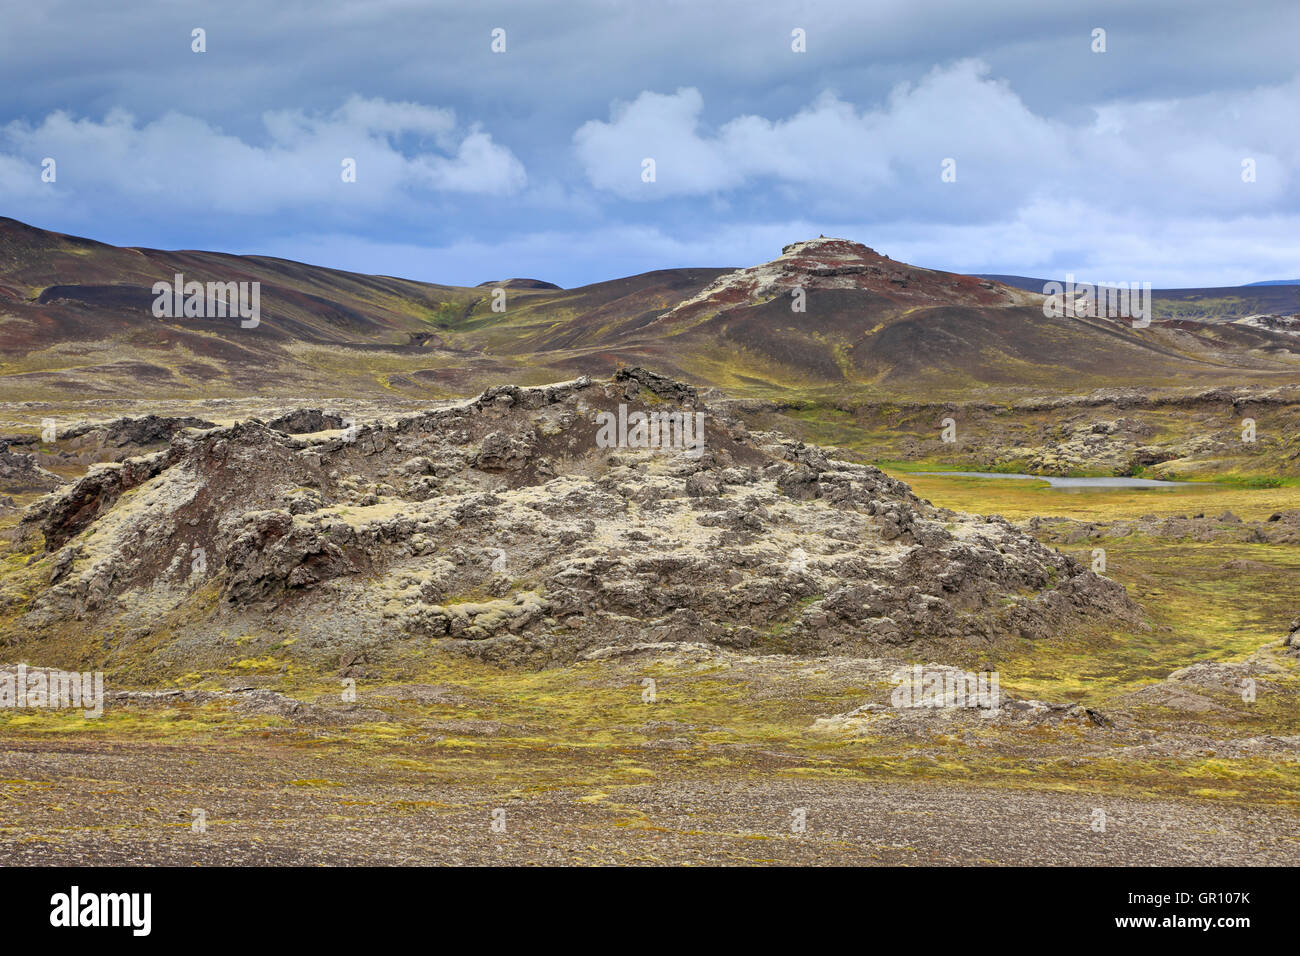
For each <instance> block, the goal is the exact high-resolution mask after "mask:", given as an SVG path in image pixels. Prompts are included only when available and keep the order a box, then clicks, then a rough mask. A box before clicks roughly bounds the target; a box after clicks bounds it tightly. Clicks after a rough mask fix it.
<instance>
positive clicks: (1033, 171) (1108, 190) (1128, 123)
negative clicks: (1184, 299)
mask: <svg viewBox="0 0 1300 956" xmlns="http://www.w3.org/2000/svg"><path fill="white" fill-rule="evenodd" d="M704 107H705V102H704V98H703V96H702V95H701V93H700V92H699V91H698V90H697V89H694V88H684V89H679V90H678V91H676V92H675V93H673V94H660V93H654V92H643V93H641V94H640V95H639V96H638V97H637V98H636V99H635V100H633V101H632V102H630V103H616V104H615V105H614V107H613V109H612V110H611V113H610V119H609V120H608V121H602V120H592V121H589V122H587V123H584V124H583V125H582V126H581V127H579V128H578V130H577V131H576V132H575V134H574V137H573V141H574V148H575V151H576V153H577V156H578V159H579V162H580V164H581V165H582V168H583V170H584V172H585V174H586V177H587V179H588V182H589V183H590V184H591V185H592V186H593V187H595V188H596V189H599V190H602V191H604V192H607V193H613V194H615V195H616V196H618V197H620V198H623V199H630V200H645V201H651V200H664V199H673V198H680V197H692V196H707V195H717V194H723V193H727V192H735V191H740V190H750V191H761V190H762V189H764V188H765V187H776V188H780V189H783V190H785V193H784V195H786V196H789V197H791V198H792V199H793V200H794V202H795V203H796V204H798V203H802V204H803V205H804V207H805V208H807V209H810V210H821V209H834V208H836V206H837V205H839V204H841V203H843V202H845V201H846V200H847V201H864V200H865V201H869V202H870V203H871V204H872V208H873V210H874V211H875V213H876V215H877V216H878V217H888V216H905V217H909V218H910V217H916V216H921V217H923V218H929V219H932V220H934V221H936V222H960V221H966V220H970V219H972V218H985V219H987V218H996V217H1008V216H1011V215H1013V214H1014V213H1015V211H1016V210H1018V209H1022V208H1026V207H1028V206H1029V205H1031V204H1033V203H1035V202H1038V201H1040V200H1043V199H1046V198H1050V197H1058V198H1060V197H1074V198H1078V199H1081V200H1085V201H1093V202H1096V203H1098V204H1099V205H1102V206H1104V205H1106V204H1116V203H1121V204H1128V205H1130V206H1133V207H1139V208H1146V209H1148V210H1149V211H1150V212H1152V213H1153V214H1155V213H1159V214H1162V215H1169V214H1182V213H1186V212H1188V211H1197V210H1199V211H1212V210H1217V211H1221V212H1230V213H1241V212H1248V211H1254V212H1263V211H1265V210H1268V209H1270V208H1273V207H1275V206H1276V205H1277V204H1279V203H1286V204H1288V205H1289V206H1290V207H1291V208H1295V207H1296V205H1297V200H1298V199H1300V196H1298V195H1297V191H1296V187H1295V183H1294V180H1293V177H1292V175H1291V173H1290V169H1291V168H1293V167H1294V166H1295V164H1296V163H1297V161H1298V160H1300V132H1297V129H1296V128H1295V125H1294V124H1287V123H1280V122H1279V118H1280V117H1282V116H1290V115H1296V114H1297V113H1300V77H1297V78H1293V79H1291V80H1290V81H1289V82H1286V83H1282V84H1278V85H1274V86H1271V87H1266V88H1262V89H1254V90H1249V91H1243V92H1240V93H1235V94H1216V95H1203V96H1195V97H1188V98H1184V99H1166V100H1156V101H1142V102H1112V103H1107V104H1104V105H1102V106H1099V107H1097V108H1095V109H1094V110H1093V111H1091V112H1092V115H1093V117H1094V119H1093V120H1092V122H1090V123H1085V124H1077V123H1068V122H1066V121H1064V120H1059V119H1055V118H1052V117H1047V116H1040V115H1038V114H1036V113H1034V112H1033V111H1032V110H1030V109H1029V107H1028V106H1027V105H1026V104H1025V103H1024V101H1023V100H1022V99H1021V98H1020V96H1019V95H1017V93H1016V92H1015V91H1014V90H1013V89H1012V88H1011V87H1010V85H1009V84H1008V83H1006V82H1004V81H1001V80H998V79H996V78H994V77H993V76H991V70H990V67H989V66H988V64H986V63H983V62H982V61H980V60H976V59H967V60H962V61H959V62H957V63H954V64H951V65H948V66H945V67H942V68H936V69H933V70H931V71H930V72H929V73H928V74H927V75H925V76H924V77H923V78H922V79H921V80H920V81H918V82H916V83H905V84H900V85H897V86H896V87H895V88H894V89H893V90H892V91H891V93H890V94H889V95H888V97H887V98H886V99H885V101H884V102H883V103H882V104H880V105H879V106H877V107H874V108H867V109H859V108H858V107H857V106H855V105H854V104H852V103H849V102H847V101H845V100H844V99H842V98H840V97H839V96H837V95H836V94H834V93H831V92H826V93H823V94H822V95H820V96H819V97H817V98H816V99H815V100H814V101H813V102H812V103H810V104H809V105H808V106H806V107H804V108H802V109H800V110H798V111H797V112H795V113H794V114H793V115H791V116H788V117H785V118H780V119H768V118H765V117H762V116H756V115H741V116H737V117H735V118H733V119H731V120H729V121H727V122H724V123H722V124H721V125H720V126H718V127H717V128H716V129H713V130H710V129H708V128H707V127H706V125H705V124H704V122H703V119H702V116H703V113H704ZM645 157H651V158H654V159H655V161H656V180H655V181H654V182H652V183H646V182H642V180H641V176H640V171H641V161H642V159H643V158H645ZM947 159H952V160H953V161H954V163H955V166H954V168H955V172H956V180H955V181H954V182H945V181H944V180H943V178H942V177H941V170H942V168H943V163H944V161H945V160H947ZM1246 159H1251V160H1253V161H1254V163H1255V168H1256V180H1255V182H1253V183H1249V184H1247V183H1243V181H1242V178H1241V172H1242V162H1243V160H1246Z"/></svg>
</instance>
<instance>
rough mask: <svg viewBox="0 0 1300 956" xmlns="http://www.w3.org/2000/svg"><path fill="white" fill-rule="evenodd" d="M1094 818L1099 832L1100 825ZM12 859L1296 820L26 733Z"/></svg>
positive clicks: (1262, 834) (522, 855) (1064, 848)
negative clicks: (434, 771) (442, 772)
mask: <svg viewBox="0 0 1300 956" xmlns="http://www.w3.org/2000/svg"><path fill="white" fill-rule="evenodd" d="M195 808H202V809H203V810H204V811H205V814H206V823H207V828H206V831H205V832H197V831H196V830H195V829H194V828H193V827H192V819H193V815H192V810H193V809H195ZM498 809H501V810H504V817H502V816H501V814H499V813H498V815H497V820H498V825H497V829H494V827H493V811H494V810H498ZM800 811H802V814H800ZM1098 811H1103V812H1104V813H1105V817H1106V820H1105V831H1104V832H1098V831H1097V830H1095V829H1094V825H1095V823H1096V822H1097V821H1098V819H1099V817H1098ZM502 819H503V820H504V832H501V826H500V821H501V820H502ZM798 819H802V820H803V821H804V829H803V832H795V829H796V822H797V820H798ZM0 861H3V862H4V863H6V864H9V865H24V866H29V865H46V864H97V865H121V864H126V865H144V864H196V865H215V864H236V865H267V864H277V865H286V864H287V865H294V864H297V865H340V864H357V863H370V864H408V865H423V864H494V863H498V864H587V863H636V864H742V865H747V864H765V863H781V864H829V865H864V864H865V865H871V864H881V865H886V864H894V865H896V864H905V865H907V864H910V865H932V866H933V865H990V864H993V865H1015V864H1039V865H1065V864H1085V865H1087V864H1120V865H1167V864H1194V865H1227V864H1236V865H1295V864H1297V863H1300V816H1298V815H1297V814H1296V813H1294V812H1289V811H1279V810H1277V809H1276V808H1270V809H1267V810H1265V809H1262V808H1253V807H1248V806H1240V805H1232V804H1225V803H1217V802H1213V801H1193V800H1162V799H1134V798H1124V799H1113V798H1103V797H1098V796H1096V795H1088V794H1083V795H1081V794H1075V793H1055V792H1043V791H1033V790H1014V789H1008V788H990V787H967V786H951V785H932V784H922V783H917V784H900V783H887V784H875V783H871V782H864V781H862V780H860V779H853V780H840V779H798V778H792V777H790V776H788V775H787V776H770V777H767V778H766V779H762V778H760V779H755V778H754V776H753V775H747V776H739V775H736V774H734V773H733V772H731V771H728V770H726V769H722V770H719V771H718V772H717V773H716V774H710V775H709V776H707V777H703V776H700V775H698V774H697V775H694V776H690V777H682V776H680V775H677V774H675V773H674V772H673V770H672V768H671V766H670V765H667V764H665V767H664V768H656V777H655V782H653V783H646V784H641V785H634V786H619V787H609V786H606V787H604V788H603V789H602V788H597V787H594V786H592V787H570V788H559V789H539V790H537V791H535V792H534V791H529V790H528V789H527V788H525V789H524V790H523V791H520V790H518V789H515V790H513V791H511V790H507V789H506V788H504V787H502V788H499V789H497V788H492V787H483V788H469V787H465V786H457V785H452V784H447V783H445V782H424V781H421V780H419V779H415V780H413V779H411V775H410V774H406V775H401V774H395V773H391V772H389V771H386V770H382V769H376V768H375V767H369V768H367V767H365V766H358V765H357V761H356V760H355V757H354V756H346V755H343V754H340V753H337V752H334V753H328V752H327V753H321V752H311V753H308V752H302V751H301V750H297V749H295V748H293V747H286V746H282V745H281V744H280V743H278V742H275V741H269V742H267V741H262V742H251V743H245V742H242V741H241V742H239V743H238V744H231V745H230V746H228V747H226V746H224V745H216V746H213V745H207V746H204V747H202V748H195V747H192V746H178V745H172V744H167V743H154V742H149V743H143V744H134V743H133V744H116V743H107V744H98V743H96V744H93V745H87V744H85V743H84V742H81V743H78V744H77V745H69V744H67V743H64V742H43V741H36V742H33V741H30V740H23V741H3V742H0Z"/></svg>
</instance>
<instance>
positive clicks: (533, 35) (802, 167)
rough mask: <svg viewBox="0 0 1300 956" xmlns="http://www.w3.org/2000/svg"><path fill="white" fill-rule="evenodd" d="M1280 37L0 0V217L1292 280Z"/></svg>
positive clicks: (407, 244)
mask: <svg viewBox="0 0 1300 956" xmlns="http://www.w3.org/2000/svg"><path fill="white" fill-rule="evenodd" d="M196 30H201V31H203V32H202V34H200V38H201V41H202V42H201V43H200V41H199V39H196V37H195V31H196ZM1098 31H1102V32H1100V33H1099V32H1098ZM1297 40H1300V4H1297V3H1295V2H1294V0H1278V2H1267V0H1262V2H1255V3H1251V2H1245V3H1234V4H1228V3H1222V2H1220V3H1209V2H1202V0H1150V2H1143V3H1135V2H1133V0H1121V2H1100V3H1051V2H1044V0H981V2H979V3H973V2H971V0H899V2H895V0H791V2H781V0H744V2H733V0H707V2H706V0H691V2H677V0H528V2H516V3H510V2H494V0H474V2H472V3H466V2H464V0H459V2H454V3H442V2H415V0H369V2H366V0H352V2H336V0H310V2H302V0H277V2H274V3H268V2H266V0H222V2H219V3H216V2H199V0H142V2H135V3H132V4H119V3H106V2H103V0H47V2H43V3H39V4H22V5H21V6H20V5H19V4H18V3H17V0H3V6H0V214H3V215H7V216H11V217H13V218H16V219H20V220H22V221H24V222H29V223H31V224H33V225H36V226H39V227H42V228H46V229H54V230H57V231H60V232H67V233H72V234H75V235H82V236H88V237H91V238H94V239H99V240H101V241H104V242H110V243H113V244H117V245H134V246H147V247H154V248H191V249H213V250H218V251H224V252H234V253H246V254H261V255H273V256H281V257H284V258H289V259H296V260H300V261H305V262H311V263H315V264H319V265H326V266H332V267H335V268H343V269H350V270H354V271H358V272H367V273H381V274H385V275H396V276H402V277H406V278H412V279H419V280H424V281H430V282H442V283H448V284H456V285H475V284H477V283H480V282H485V281H489V280H494V279H502V278H510V277H528V278H538V279H545V280H548V281H551V282H556V283H558V284H560V285H563V286H566V287H569V286H575V285H581V284H584V283H589V282H598V281H603V280H606V279H612V278H617V277H620V276H625V275H631V274H635V273H640V272H645V271H649V270H652V269H664V268H676V267H683V266H697V267H727V266H730V267H738V266H747V265H753V264H756V263H759V262H763V261H766V260H769V259H772V258H774V257H776V256H777V255H779V254H780V250H781V247H782V246H783V245H785V244H787V243H790V242H794V241H798V240H801V239H806V238H809V237H812V236H816V235H818V234H825V235H828V236H840V237H846V238H850V239H854V240H857V241H859V242H863V243H865V244H867V245H868V246H871V247H872V248H874V249H876V250H877V251H878V252H881V253H884V254H886V255H889V256H891V257H893V258H895V259H901V260H904V261H907V262H911V263H913V264H915V265H921V266H927V267H930V268H938V269H948V270H953V271H960V272H981V273H1009V274H1018V275H1029V276H1052V277H1055V276H1064V275H1066V274H1067V273H1069V274H1073V275H1075V276H1076V278H1078V279H1079V280H1080V281H1091V282H1111V281H1114V282H1120V281H1124V282H1128V281H1132V282H1147V281H1149V282H1151V283H1152V284H1153V285H1154V286H1155V287H1157V288H1162V287H1163V288H1168V287H1188V286H1215V285H1237V284H1242V283H1248V282H1254V281H1260V280H1268V279H1290V278H1300V179H1298V174H1297V169H1298V167H1300V56H1298V55H1297V49H1298V48H1297ZM197 46H202V47H203V50H202V51H201V52H199V51H196V49H195V48H196V47H197ZM800 47H802V49H800ZM47 160H53V164H52V165H51V164H49V163H48V162H47ZM349 160H350V161H351V162H352V164H353V166H352V167H348V168H345V164H346V163H347V161H349ZM647 160H652V161H653V167H652V168H650V164H648V163H647V162H646V161H647ZM351 168H354V169H355V176H354V177H352V179H353V180H354V181H346V180H347V179H348V178H349V176H348V172H349V169H351ZM51 173H52V179H53V181H48V180H49V179H50V178H51Z"/></svg>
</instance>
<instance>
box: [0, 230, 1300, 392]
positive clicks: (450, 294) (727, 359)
mask: <svg viewBox="0 0 1300 956" xmlns="http://www.w3.org/2000/svg"><path fill="white" fill-rule="evenodd" d="M503 265H505V268H503V270H502V271H503V272H504V273H505V274H507V275H508V274H509V272H508V271H506V270H507V269H508V264H503ZM178 274H180V275H182V276H184V278H185V280H186V281H187V282H188V281H197V282H201V283H211V282H222V283H224V282H250V283H251V282H257V283H260V293H261V294H260V306H261V315H260V321H259V322H258V323H257V325H256V327H255V328H242V327H241V326H240V323H239V321H238V320H237V319H214V318H197V317H192V318H183V317H182V318H166V317H164V318H159V317H155V315H154V313H153V303H154V300H155V295H154V293H153V291H152V290H153V287H154V284H155V283H157V282H172V281H173V278H174V276H176V275H178ZM1004 278H1006V279H1007V281H999V280H998V279H993V278H984V277H979V276H967V275H959V274H955V273H947V272H940V271H935V270H930V269H924V268H920V267H916V266H912V265H908V264H906V263H902V262H897V261H895V260H892V259H890V258H889V257H888V256H885V255H882V254H880V253H877V252H876V251H874V250H872V249H870V248H868V247H867V246H864V245H861V244H859V243H856V242H851V241H849V240H844V239H827V238H825V237H820V238H818V239H813V240H809V241H806V242H798V243H793V244H791V245H789V246H787V247H786V248H785V249H784V250H783V251H782V254H781V255H780V256H778V257H777V258H776V259H774V260H772V261H771V262H768V263H764V264H761V265H758V266H753V267H749V268H743V269H718V268H691V269H671V270H661V271H656V272H649V273H644V274H642V275H637V276H629V277H626V278H621V279H614V280H611V281H607V282H600V283H595V284H592V285H587V286H583V287H580V288H576V289H561V288H558V287H555V286H553V285H552V284H551V283H548V282H545V281H542V280H538V279H509V280H502V281H501V282H499V283H489V284H487V285H484V286H478V287H465V286H456V285H439V284H431V283H424V282H415V281H411V280H406V279H399V278H393V277H388V276H368V275H360V274H356V273H350V272H344V271H340V270H336V269H329V268H324V267H319V266H311V265H305V264H302V263H297V262H292V261H289V260H284V259H275V258H269V257H264V256H237V255H229V254H223V253H213V252H199V251H163V250H157V249H145V248H122V247H116V246H111V245H106V244H104V243H99V242H95V241H93V240H90V239H83V238H78V237H74V236H68V235H63V234H60V233H54V232H48V231H45V230H41V229H38V228H35V227H33V226H29V225H26V224H24V223H20V222H17V221H15V220H13V219H0V400H7V401H24V400H42V401H55V400H63V399H69V398H72V397H76V398H77V399H78V400H81V399H86V398H92V399H93V398H94V397H96V396H104V397H105V398H108V397H110V396H120V395H124V394H125V395H131V396H135V397H149V396H154V397H169V398H179V397H188V398H211V397H234V396H246V395H257V394H272V393H275V394H279V395H288V394H297V395H314V396H330V397H339V396H366V397H371V398H374V397H380V396H384V395H399V396H402V397H405V398H421V397H443V396H450V395H457V394H468V393H471V392H474V391H476V390H478V389H481V388H482V387H485V386H486V385H490V384H493V383H495V382H500V381H503V380H510V381H514V382H519V383H523V384H530V383H539V382H544V381H553V380H555V379H556V378H557V377H560V378H562V377H566V376H571V375H574V374H578V373H587V374H593V375H606V374H609V373H610V371H611V370H613V369H614V368H616V367H617V366H618V365H620V364H628V365H632V364H635V365H644V366H647V367H650V368H654V369H657V370H659V371H661V372H663V373H665V374H669V375H672V376H675V377H678V378H682V379H686V380H690V381H694V382H696V383H699V384H703V385H715V386H720V387H723V388H726V389H727V390H729V391H732V392H735V393H737V394H741V395H753V396H767V397H772V396H780V395H790V394H791V393H795V394H808V395H813V396H818V397H822V398H827V397H834V396H839V395H866V394H884V395H912V396H926V397H933V396H935V395H936V394H946V395H953V396H967V397H968V396H970V395H972V394H981V393H984V392H994V393H1002V392H1008V391H1009V392H1013V393H1015V392H1026V391H1028V392H1043V391H1048V392H1053V391H1055V392H1059V391H1065V390H1069V391H1080V390H1087V389H1093V388H1098V387H1104V386H1110V385H1133V386H1161V385H1187V384H1207V383H1208V384H1218V383H1220V382H1222V381H1223V380H1225V379H1230V380H1231V381H1233V382H1239V381H1240V382H1265V383H1268V382H1278V381H1291V380H1294V378H1295V376H1296V374H1297V372H1298V371H1300V337H1297V336H1296V335H1294V334H1290V333H1289V332H1288V331H1287V329H1285V328H1279V327H1276V323H1271V324H1270V323H1260V322H1256V323H1247V324H1242V323H1230V322H1207V321H1204V320H1205V318H1206V313H1207V311H1212V310H1213V309H1214V308H1216V307H1217V308H1219V310H1220V314H1217V315H1216V316H1214V317H1216V318H1219V319H1234V318H1241V317H1245V316H1247V315H1253V314H1255V312H1252V311H1250V309H1252V308H1254V305H1255V304H1256V303H1258V304H1260V306H1261V307H1260V308H1259V309H1258V311H1259V312H1264V313H1270V312H1274V313H1276V312H1281V313H1285V312H1286V311H1287V310H1288V309H1289V310H1290V311H1296V306H1295V297H1296V296H1297V295H1300V290H1297V289H1296V288H1293V287H1286V286H1276V287H1256V288H1254V289H1230V290H1228V289H1219V290H1176V291H1177V292H1179V293H1186V295H1183V296H1182V297H1181V298H1179V297H1178V296H1171V294H1170V293H1164V294H1163V295H1165V296H1166V298H1164V299H1158V300H1157V303H1156V309H1155V313H1156V317H1157V319H1156V321H1155V322H1153V323H1152V325H1151V326H1150V327H1149V328H1144V329H1137V328H1132V327H1131V323H1130V322H1129V321H1128V320H1125V319H1106V318H1095V319H1090V318H1077V319H1076V318H1068V319H1049V318H1045V317H1044V314H1043V309H1042V301H1043V300H1042V297H1041V296H1040V295H1038V294H1037V293H1035V292H1033V291H1032V290H1026V289H1024V288H1021V287H1020V286H1019V285H1017V283H1016V282H1015V281H1012V280H1013V278H1014V277H1004ZM497 289H500V290H502V292H501V294H498V293H497V292H496V290H497ZM1192 293H1195V295H1192ZM1179 303H1183V305H1180V304H1179ZM1215 303H1218V305H1217V306H1215ZM209 304H210V303H209ZM1264 306H1268V307H1267V308H1265V307H1264ZM1184 307H1185V308H1186V310H1187V311H1188V313H1189V314H1188V315H1183V314H1181V313H1180V312H1179V311H1178V310H1179V309H1180V308H1184ZM1190 313H1195V315H1192V314H1190Z"/></svg>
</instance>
